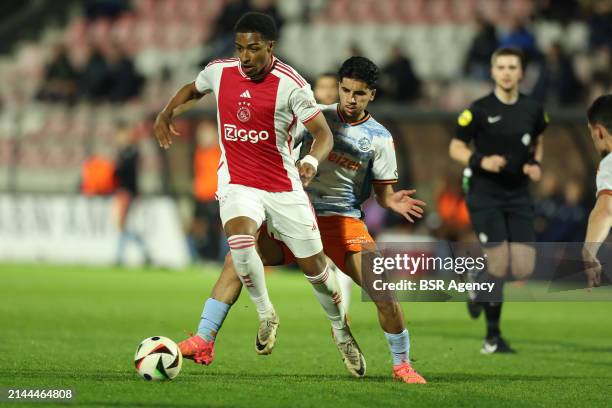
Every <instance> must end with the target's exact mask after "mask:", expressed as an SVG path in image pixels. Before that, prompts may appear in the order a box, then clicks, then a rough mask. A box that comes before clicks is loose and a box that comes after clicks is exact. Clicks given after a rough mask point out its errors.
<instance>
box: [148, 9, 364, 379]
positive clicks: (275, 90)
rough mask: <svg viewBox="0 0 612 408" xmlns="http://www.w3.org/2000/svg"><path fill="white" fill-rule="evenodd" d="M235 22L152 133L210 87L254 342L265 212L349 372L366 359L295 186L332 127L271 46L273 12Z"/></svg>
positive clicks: (164, 135) (267, 313) (274, 324)
mask: <svg viewBox="0 0 612 408" xmlns="http://www.w3.org/2000/svg"><path fill="white" fill-rule="evenodd" d="M234 32H235V45H236V51H237V54H238V56H239V57H238V58H230V59H224V60H215V61H212V62H211V63H210V64H208V65H207V66H206V68H205V69H204V70H203V71H202V72H200V74H199V75H198V76H197V78H196V80H195V81H194V82H191V83H189V84H187V85H185V86H183V87H182V88H181V89H180V90H179V91H178V92H177V93H176V95H174V96H173V97H172V98H171V99H170V101H169V102H168V104H167V105H166V107H165V108H164V109H163V111H162V112H161V113H160V114H159V115H158V116H157V119H156V121H155V128H154V131H155V135H156V137H157V139H158V141H159V143H160V146H162V147H164V148H168V147H169V146H170V144H171V141H172V135H173V134H176V132H175V131H174V129H173V128H172V125H171V121H172V116H173V114H174V112H175V110H176V109H177V108H179V107H180V106H181V105H184V104H185V103H187V102H189V101H192V100H197V99H200V98H201V97H203V96H204V95H207V94H209V93H212V94H213V95H214V96H215V98H216V101H217V122H218V127H219V140H220V146H221V152H222V154H221V159H220V163H219V169H218V190H217V199H218V200H219V207H220V214H221V221H222V223H223V228H224V231H225V234H226V235H227V238H228V243H229V246H230V252H231V256H232V259H233V262H234V265H235V268H236V272H237V274H238V276H239V278H240V280H241V281H242V284H243V285H244V286H245V287H246V288H247V291H248V292H249V296H250V297H251V299H252V301H253V302H254V303H255V306H256V308H257V312H258V314H259V321H260V326H259V331H258V333H257V337H256V342H255V346H256V347H255V349H256V352H257V353H258V354H269V353H270V352H271V350H272V348H273V347H274V343H275V341H276V330H277V328H278V324H279V320H278V316H277V314H276V312H275V311H274V307H273V305H272V303H271V302H270V299H269V296H268V292H267V289H266V283H265V278H264V268H263V263H262V261H261V258H260V257H259V255H258V253H257V251H256V247H255V236H256V234H257V231H258V229H259V228H260V226H261V225H262V223H263V222H264V221H266V222H267V224H268V225H269V226H273V227H274V228H275V230H276V231H278V233H279V235H280V238H281V239H282V241H283V242H284V243H285V244H286V245H287V246H288V247H289V248H290V250H291V252H292V253H293V254H294V256H295V257H296V258H297V263H298V264H299V266H300V268H301V269H302V271H303V272H304V274H305V276H306V278H307V279H308V281H309V282H310V283H311V284H312V286H313V289H314V292H315V295H316V297H317V299H318V301H319V303H320V304H321V306H322V307H323V309H324V310H325V312H326V314H327V316H328V318H329V320H330V321H331V325H332V330H333V334H334V339H335V340H336V343H337V345H338V348H339V349H340V351H341V353H342V356H343V359H344V360H345V361H346V360H350V361H352V365H351V366H354V367H357V369H356V373H355V374H356V375H358V374H360V373H361V372H363V373H364V372H365V361H364V359H363V355H362V354H361V351H360V349H359V346H358V345H357V343H356V342H355V340H354V338H353V336H352V334H351V333H350V330H349V328H348V326H347V324H346V319H345V316H344V311H343V310H342V306H341V302H340V293H339V291H338V289H337V283H336V281H335V275H334V274H331V273H329V267H328V265H327V262H326V258H325V255H324V253H323V245H322V243H321V237H320V233H319V228H318V225H317V222H316V218H315V216H314V211H313V209H312V207H311V206H310V202H309V200H308V196H307V195H306V193H305V192H304V189H303V185H304V186H305V185H308V183H309V182H310V181H311V180H312V178H313V177H314V175H315V174H316V171H317V166H318V162H319V161H320V160H323V159H324V158H326V157H327V155H328V154H329V152H330V151H331V148H332V146H333V137H332V134H331V131H330V129H329V126H328V125H327V122H326V121H325V118H324V116H323V115H322V114H321V112H320V110H319V108H318V106H317V104H316V102H315V100H314V97H313V95H312V91H311V89H310V86H309V85H308V84H307V83H306V81H305V80H304V79H303V78H302V77H301V76H300V75H299V74H298V73H297V72H296V71H295V70H294V69H293V68H291V67H290V66H288V65H287V64H284V63H283V62H281V61H280V60H278V59H277V58H276V57H274V56H273V53H272V51H273V48H274V45H275V41H276V38H277V30H276V26H275V24H274V20H272V18H271V17H269V16H267V15H265V14H261V13H247V14H245V15H243V16H242V17H241V18H240V20H239V21H238V22H237V23H236V27H235V28H234ZM298 120H299V121H300V122H301V123H302V124H303V125H304V126H305V127H306V128H307V129H308V131H309V132H310V133H311V134H312V135H313V136H314V138H315V142H314V143H313V145H312V148H311V150H310V152H309V154H308V155H307V156H306V157H304V158H303V159H302V160H301V161H300V165H299V168H296V166H295V164H294V161H293V159H292V157H291V150H292V148H293V133H294V132H295V127H296V124H297V121H298ZM225 306H227V305H225V304H223V303H222V302H218V301H216V300H215V299H212V298H211V299H208V300H207V302H206V304H205V311H204V315H206V313H208V314H209V315H208V317H206V316H203V319H204V320H208V321H213V322H214V316H216V315H220V314H221V312H222V311H223V308H224V307H225ZM213 340H214V339H206V338H203V337H200V336H198V335H196V336H193V337H191V338H190V339H187V340H186V341H185V342H182V345H181V350H182V351H187V349H188V348H189V349H190V350H195V351H194V353H188V352H186V353H185V354H187V355H189V356H190V357H191V358H193V359H196V360H197V359H198V358H199V357H198V356H199V355H207V354H208V353H201V352H202V351H203V350H206V349H207V348H212V342H213Z"/></svg>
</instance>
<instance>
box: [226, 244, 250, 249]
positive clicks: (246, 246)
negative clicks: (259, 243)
mask: <svg viewBox="0 0 612 408" xmlns="http://www.w3.org/2000/svg"><path fill="white" fill-rule="evenodd" d="M254 246H255V244H254V243H253V244H242V245H241V244H236V245H230V249H244V248H249V247H254Z"/></svg>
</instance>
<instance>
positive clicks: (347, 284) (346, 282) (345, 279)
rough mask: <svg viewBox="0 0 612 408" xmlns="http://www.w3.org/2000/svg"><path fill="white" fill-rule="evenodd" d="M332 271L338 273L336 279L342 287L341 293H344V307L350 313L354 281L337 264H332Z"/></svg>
mask: <svg viewBox="0 0 612 408" xmlns="http://www.w3.org/2000/svg"><path fill="white" fill-rule="evenodd" d="M330 266H331V268H332V270H333V271H334V272H335V273H336V279H337V280H338V284H339V286H340V293H342V305H343V306H344V311H345V312H348V310H349V306H350V305H351V291H352V290H353V283H355V282H353V279H351V277H350V276H348V275H347V274H346V273H344V272H342V271H341V270H340V268H338V267H337V266H336V265H335V264H330Z"/></svg>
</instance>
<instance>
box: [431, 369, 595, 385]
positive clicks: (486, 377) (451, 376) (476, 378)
mask: <svg viewBox="0 0 612 408" xmlns="http://www.w3.org/2000/svg"><path fill="white" fill-rule="evenodd" d="M581 378H584V377H583V376H579V375H576V376H560V375H534V374H503V373H500V374H491V373H486V374H485V373H472V372H470V373H430V374H428V375H427V380H428V381H429V382H430V383H432V384H434V383H435V384H438V383H445V382H448V383H453V384H456V383H477V382H482V383H488V382H497V381H523V382H524V381H528V382H538V381H551V380H560V381H567V380H572V379H581Z"/></svg>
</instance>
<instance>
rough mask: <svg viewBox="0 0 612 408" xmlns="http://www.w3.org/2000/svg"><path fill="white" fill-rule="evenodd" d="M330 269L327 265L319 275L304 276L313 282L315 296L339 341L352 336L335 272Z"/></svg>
mask: <svg viewBox="0 0 612 408" xmlns="http://www.w3.org/2000/svg"><path fill="white" fill-rule="evenodd" d="M330 271H331V268H330V267H329V266H328V265H326V266H325V269H323V272H321V273H320V274H318V275H317V276H308V275H304V276H306V279H308V281H309V282H310V283H311V284H312V288H313V290H314V293H315V296H316V298H317V300H318V301H319V303H320V304H321V306H322V307H323V310H325V314H327V318H328V319H329V321H330V323H331V326H332V330H333V331H334V336H335V337H336V339H338V341H340V342H344V341H346V340H348V339H349V338H350V331H349V329H348V326H347V325H346V320H345V317H344V308H343V306H342V295H341V294H340V291H339V288H338V284H337V282H336V277H335V274H334V273H333V271H331V273H330Z"/></svg>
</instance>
